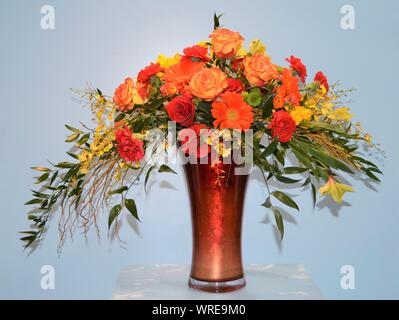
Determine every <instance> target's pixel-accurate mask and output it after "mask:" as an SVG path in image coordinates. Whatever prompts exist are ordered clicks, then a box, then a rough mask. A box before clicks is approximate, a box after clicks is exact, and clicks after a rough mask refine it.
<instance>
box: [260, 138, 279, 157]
mask: <svg viewBox="0 0 399 320" xmlns="http://www.w3.org/2000/svg"><path fill="white" fill-rule="evenodd" d="M277 145H278V140H277V139H275V140H273V141H272V142H271V143H270V144H269V145H268V146H267V147H266V148H265V150H263V152H262V153H261V156H262V157H263V158H266V157H268V156H270V155H271V154H272V153H273V152H274V150H276V148H277Z"/></svg>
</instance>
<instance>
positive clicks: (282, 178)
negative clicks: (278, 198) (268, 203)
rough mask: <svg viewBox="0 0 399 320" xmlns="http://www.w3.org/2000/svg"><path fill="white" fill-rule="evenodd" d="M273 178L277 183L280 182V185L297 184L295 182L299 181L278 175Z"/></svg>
mask: <svg viewBox="0 0 399 320" xmlns="http://www.w3.org/2000/svg"><path fill="white" fill-rule="evenodd" d="M274 176H275V177H276V179H277V180H278V181H280V182H282V183H297V182H299V181H301V179H299V180H298V179H291V178H288V177H284V176H282V175H279V174H275V175H274Z"/></svg>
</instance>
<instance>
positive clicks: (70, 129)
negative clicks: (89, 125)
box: [65, 124, 82, 133]
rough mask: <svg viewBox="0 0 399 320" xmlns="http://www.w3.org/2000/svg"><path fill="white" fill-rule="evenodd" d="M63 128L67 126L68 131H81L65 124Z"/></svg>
mask: <svg viewBox="0 0 399 320" xmlns="http://www.w3.org/2000/svg"><path fill="white" fill-rule="evenodd" d="M65 128H67V129H68V130H69V131H72V132H75V133H82V131H80V130H79V129H76V128H74V127H71V126H69V125H67V124H66V125H65Z"/></svg>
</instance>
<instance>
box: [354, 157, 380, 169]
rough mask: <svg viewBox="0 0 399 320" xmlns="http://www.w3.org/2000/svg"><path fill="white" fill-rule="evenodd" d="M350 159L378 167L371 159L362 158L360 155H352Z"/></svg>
mask: <svg viewBox="0 0 399 320" xmlns="http://www.w3.org/2000/svg"><path fill="white" fill-rule="evenodd" d="M352 160H356V161H359V162H362V163H364V164H367V165H369V166H371V167H374V168H376V169H378V167H377V166H376V165H375V164H374V163H372V162H371V161H368V160H366V159H363V158H362V157H358V156H352Z"/></svg>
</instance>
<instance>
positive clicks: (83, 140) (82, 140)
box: [76, 133, 90, 146]
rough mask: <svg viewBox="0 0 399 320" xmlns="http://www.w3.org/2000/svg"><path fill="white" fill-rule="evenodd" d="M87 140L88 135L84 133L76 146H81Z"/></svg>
mask: <svg viewBox="0 0 399 320" xmlns="http://www.w3.org/2000/svg"><path fill="white" fill-rule="evenodd" d="M89 139H90V133H86V134H85V135H83V136H82V138H80V139H79V141H78V142H77V143H76V145H77V146H81V145H82V144H84V143H86V142H87V141H88V140H89Z"/></svg>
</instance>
